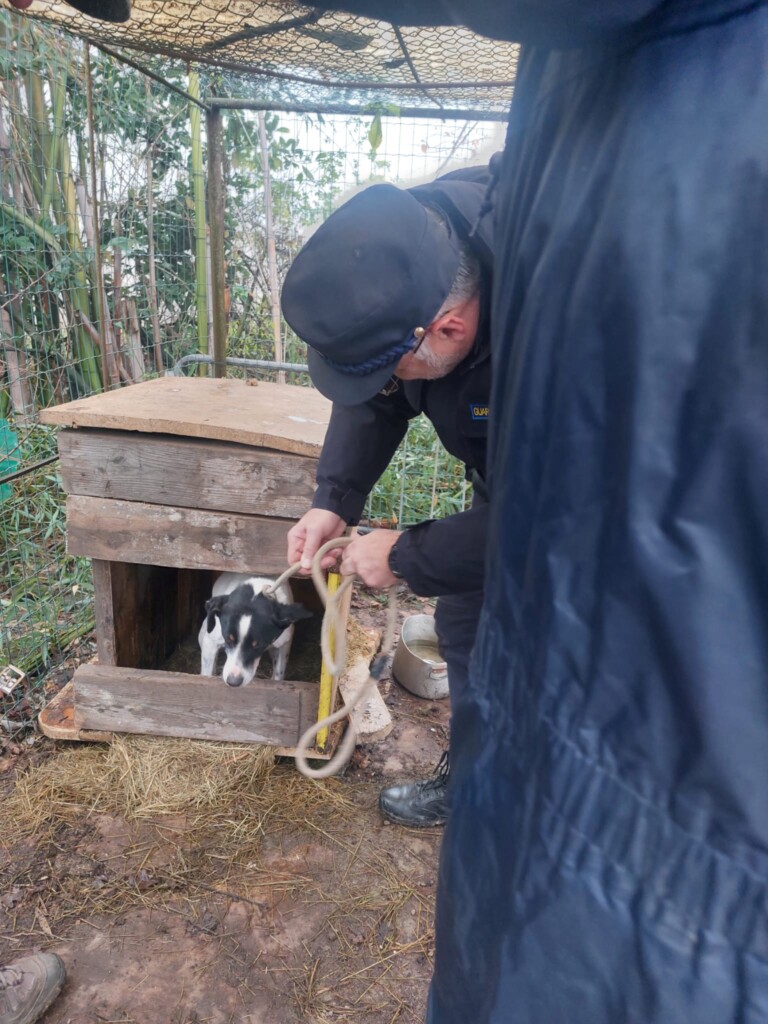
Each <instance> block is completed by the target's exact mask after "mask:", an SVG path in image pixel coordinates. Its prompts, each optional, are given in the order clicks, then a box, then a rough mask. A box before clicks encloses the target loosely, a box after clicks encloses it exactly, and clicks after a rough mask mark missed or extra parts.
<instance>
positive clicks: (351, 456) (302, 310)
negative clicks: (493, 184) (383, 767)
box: [282, 167, 492, 826]
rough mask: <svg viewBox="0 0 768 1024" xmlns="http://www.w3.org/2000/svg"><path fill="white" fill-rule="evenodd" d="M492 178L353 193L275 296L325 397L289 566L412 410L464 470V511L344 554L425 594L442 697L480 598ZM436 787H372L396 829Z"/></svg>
mask: <svg viewBox="0 0 768 1024" xmlns="http://www.w3.org/2000/svg"><path fill="white" fill-rule="evenodd" d="M489 180H490V172H489V170H488V168H486V167H482V168H471V169H468V170H463V171H456V172H453V173H451V174H448V175H445V176H444V177H442V178H439V179H437V181H435V182H433V183H431V184H428V185H421V186H418V187H416V188H412V189H408V190H402V189H398V188H395V187H394V186H391V185H374V186H371V187H370V188H368V189H365V190H364V191H363V192H361V193H359V194H358V195H357V196H355V197H353V198H352V199H351V200H349V201H348V202H347V203H345V204H344V205H343V206H342V207H340V208H339V209H338V210H337V211H336V212H335V213H334V214H332V216H331V217H330V218H329V219H328V220H327V221H326V222H325V223H324V224H323V225H322V226H321V227H320V228H319V230H318V231H317V232H316V233H315V234H314V235H313V236H312V238H311V239H310V240H309V242H308V243H307V244H306V246H305V247H304V248H303V249H302V251H301V252H300V253H299V255H298V256H297V258H296V260H295V261H294V263H293V266H292V267H291V269H290V270H289V272H288V275H287V277H286V281H285V286H284V288H283V294H282V304H283V312H284V314H285V318H286V320H287V321H288V323H289V324H290V325H291V327H292V328H293V329H294V330H295V332H296V333H297V334H298V335H299V337H300V338H302V339H304V340H305V341H306V342H307V345H308V346H309V367H310V373H311V375H312V379H313V381H314V383H315V385H316V386H317V387H318V389H319V390H320V391H322V392H323V394H325V395H327V397H329V398H330V399H332V401H333V403H334V404H333V411H332V414H331V420H330V424H329V427H328V433H327V435H326V439H325V444H324V446H323V451H322V454H321V457H320V461H319V465H318V473H317V483H318V487H317V491H316V494H315V497H314V501H313V507H312V509H311V510H310V511H309V512H307V514H306V515H305V516H304V517H303V518H302V519H301V520H300V521H299V523H297V524H296V525H295V526H294V527H293V529H292V530H291V531H290V532H289V534H288V560H289V561H290V562H294V561H297V560H301V562H302V566H303V568H304V569H305V571H308V569H309V566H310V563H311V560H312V556H313V555H314V553H315V552H316V551H317V550H318V548H319V547H320V546H321V545H322V544H323V543H325V542H326V541H327V540H330V539H332V538H334V537H338V536H340V535H341V534H342V533H343V532H344V530H345V529H346V527H347V526H348V525H349V524H354V523H357V522H358V520H359V518H360V516H361V514H362V512H363V507H364V505H365V501H366V498H367V496H368V494H369V492H370V490H371V488H372V487H373V486H374V484H375V483H376V481H377V480H378V478H379V477H380V476H381V474H382V472H383V471H384V470H385V469H386V467H387V465H388V463H389V462H390V460H391V458H392V456H393V454H394V452H395V450H396V448H397V446H398V444H399V443H400V441H401V440H402V439H403V437H404V435H405V432H406V430H407V427H408V422H409V420H410V419H412V418H413V417H414V416H417V415H418V414H419V413H424V414H425V415H426V416H428V417H429V419H430V420H431V421H432V423H433V424H434V426H435V429H436V431H437V434H438V437H439V438H440V440H441V442H442V443H443V445H444V446H445V448H446V449H447V451H449V452H450V453H451V454H452V455H454V456H456V457H457V458H459V459H461V461H462V462H463V463H464V465H465V466H466V473H467V478H468V479H469V480H471V481H472V484H473V490H474V495H473V501H472V507H471V509H468V510H467V511H465V512H461V513H458V514H456V515H452V516H448V517H446V518H445V519H442V520H437V521H435V520H430V521H428V522H424V523H420V524H419V525H418V526H414V527H411V528H409V529H406V530H403V531H393V530H374V531H373V532H372V533H369V534H367V535H365V536H361V537H359V538H357V539H356V540H355V541H354V542H353V543H352V544H350V545H349V546H348V547H347V548H346V549H345V550H344V554H343V558H342V564H341V571H342V572H343V573H345V574H352V573H357V574H358V575H359V576H360V577H361V579H362V580H363V581H364V582H365V583H366V584H368V585H369V586H373V587H387V586H389V585H391V584H392V583H394V582H395V581H396V580H397V579H399V578H402V579H404V580H405V582H406V583H407V584H408V585H409V586H410V588H411V589H412V590H413V591H414V592H415V593H417V594H420V595H422V596H429V597H437V598H438V601H437V608H436V612H435V625H436V630H437V634H438V638H439V641H440V650H441V653H442V655H443V657H444V658H445V660H446V662H447V664H448V681H449V690H450V695H451V703H452V705H453V704H455V702H456V701H457V700H458V697H459V695H460V693H461V690H462V689H463V687H464V685H465V684H466V680H467V673H468V663H469V655H470V652H471V650H472V646H473V644H474V640H475V634H476V631H477V623H478V617H479V612H480V605H481V603H482V584H483V562H484V550H485V539H486V523H487V512H488V505H487V494H486V491H485V484H484V480H485V461H486V446H487V434H488V405H489V402H488V398H489V392H490V383H491V372H490V350H489V345H488V327H489V325H488V306H489V301H490V285H491V265H492V239H491V228H490V220H489V218H480V217H479V215H480V213H481V211H482V207H483V201H484V198H485V193H486V189H487V185H488V182H489ZM478 222H479V223H478ZM476 225H478V228H477V230H476V231H473V229H474V228H475V226H476ZM333 561H334V559H333V557H331V558H329V559H328V560H327V564H332V563H333ZM447 783H448V765H447V757H444V758H443V760H442V761H441V764H440V765H439V766H438V771H437V772H436V773H435V775H434V777H432V778H430V779H427V780H424V781H419V782H415V783H412V784H406V785H400V786H391V787H389V788H387V789H384V790H383V791H382V793H381V796H380V806H381V809H382V811H383V813H384V814H385V815H386V816H387V817H388V818H389V819H390V820H392V821H396V822H399V823H402V824H407V825H416V826H428V825H439V824H443V823H444V821H445V820H446V813H447V801H446V794H447Z"/></svg>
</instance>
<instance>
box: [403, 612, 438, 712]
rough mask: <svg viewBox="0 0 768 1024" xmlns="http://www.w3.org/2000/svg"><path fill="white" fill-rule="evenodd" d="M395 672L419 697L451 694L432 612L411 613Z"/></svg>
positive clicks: (430, 698) (405, 623)
mask: <svg viewBox="0 0 768 1024" xmlns="http://www.w3.org/2000/svg"><path fill="white" fill-rule="evenodd" d="M392 675H393V676H394V677H395V679H396V680H397V681H398V683H400V685H401V686H403V687H405V689H406V690H408V691H409V692H410V693H413V694H415V695H416V696H417V697H426V698H427V699H428V700H440V699H441V698H443V697H447V696H448V666H447V665H446V664H445V662H444V661H443V658H442V656H441V654H440V650H439V648H438V645H437V634H436V633H435V620H434V618H433V617H432V616H431V615H410V616H409V617H408V618H407V619H406V620H405V622H404V623H403V628H402V629H401V631H400V639H399V641H398V643H397V647H396V648H395V656H394V658H393V660H392Z"/></svg>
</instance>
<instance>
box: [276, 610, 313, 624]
mask: <svg viewBox="0 0 768 1024" xmlns="http://www.w3.org/2000/svg"><path fill="white" fill-rule="evenodd" d="M311 618H312V612H310V611H307V609H306V608H305V607H304V605H303V604H280V605H278V606H277V608H276V610H275V624H276V625H278V626H280V628H281V629H287V628H288V626H290V625H291V624H292V623H294V622H298V621H299V619H311Z"/></svg>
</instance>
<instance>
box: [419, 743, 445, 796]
mask: <svg viewBox="0 0 768 1024" xmlns="http://www.w3.org/2000/svg"><path fill="white" fill-rule="evenodd" d="M450 774H451V758H450V754H449V752H448V751H447V750H445V751H443V754H442V756H441V758H440V760H439V761H438V762H437V768H435V772H434V775H433V776H432V778H431V779H427V781H426V782H425V783H424V789H425V790H432V789H444V788H445V787H446V786H447V784H448V777H449V775H450Z"/></svg>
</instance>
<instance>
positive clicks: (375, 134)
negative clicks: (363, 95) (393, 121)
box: [368, 114, 384, 153]
mask: <svg viewBox="0 0 768 1024" xmlns="http://www.w3.org/2000/svg"><path fill="white" fill-rule="evenodd" d="M383 138H384V134H383V132H382V130H381V114H376V115H375V116H374V118H373V121H372V122H371V127H370V128H369V129H368V142H369V143H370V144H371V150H372V152H374V153H375V152H376V150H377V149H378V148H379V146H380V145H381V142H382V139H383Z"/></svg>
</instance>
